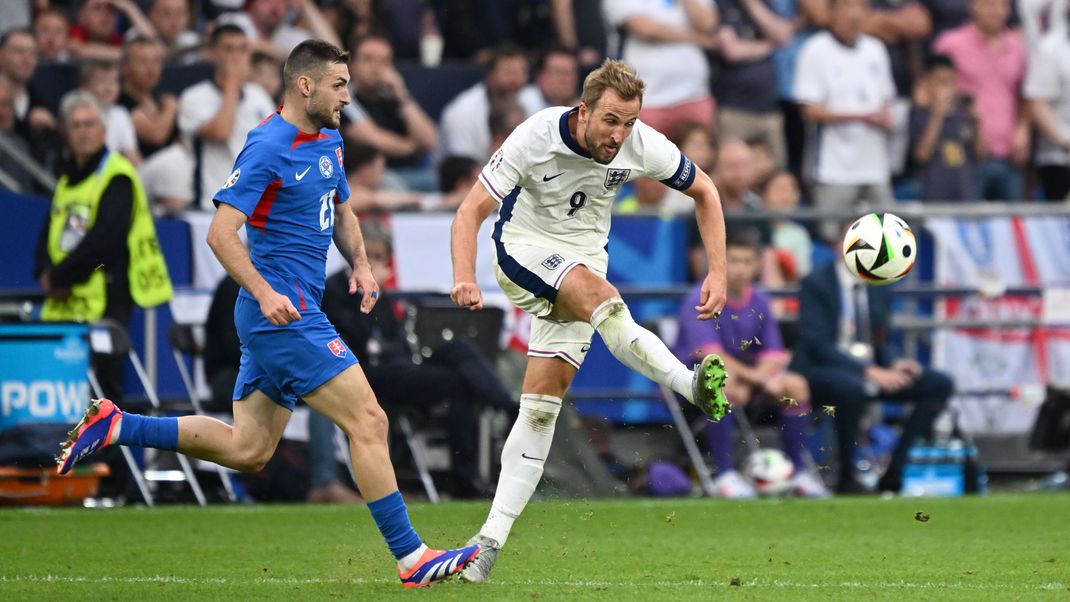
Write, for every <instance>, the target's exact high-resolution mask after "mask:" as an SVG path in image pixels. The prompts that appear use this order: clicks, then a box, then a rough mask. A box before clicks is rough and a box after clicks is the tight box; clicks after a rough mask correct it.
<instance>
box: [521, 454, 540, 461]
mask: <svg viewBox="0 0 1070 602" xmlns="http://www.w3.org/2000/svg"><path fill="white" fill-rule="evenodd" d="M520 457H521V458H527V459H528V460H535V461H536V462H545V461H546V458H532V457H531V456H529V455H527V454H525V453H521V454H520Z"/></svg>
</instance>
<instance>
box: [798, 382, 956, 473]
mask: <svg viewBox="0 0 1070 602" xmlns="http://www.w3.org/2000/svg"><path fill="white" fill-rule="evenodd" d="M805 376H806V379H807V381H808V382H809V383H810V393H811V396H812V398H813V400H814V407H817V406H818V405H831V406H834V407H835V408H836V431H837V438H838V447H839V456H840V477H841V478H844V477H848V476H851V458H852V457H853V456H854V451H855V447H857V445H858V429H859V422H860V421H861V419H862V414H863V413H864V412H865V409H866V404H868V403H869V402H871V401H875V400H877V399H881V400H887V401H895V402H913V403H914V410H913V411H912V412H911V413H910V416H909V417H908V418H907V421H906V424H904V425H903V434H902V436H901V437H900V438H899V444H898V445H897V446H896V448H895V451H894V452H893V453H892V461H891V464H889V466H888V473H899V472H901V471H902V470H903V464H904V463H905V462H906V458H907V451H908V450H909V449H910V446H911V445H913V444H914V440H915V439H917V438H918V437H929V436H930V435H931V434H932V425H933V421H934V420H935V419H936V416H937V415H938V414H939V413H940V412H941V410H943V409H944V406H945V405H946V404H947V400H948V398H949V397H951V392H952V389H953V388H954V387H953V384H952V382H951V379H950V378H949V377H948V376H947V375H946V374H943V373H942V372H935V371H932V370H925V371H924V372H922V375H921V378H919V379H918V380H917V381H916V382H915V383H914V384H913V385H911V386H910V387H907V388H906V389H904V390H902V391H898V392H896V393H887V394H886V393H881V394H879V395H878V397H870V396H869V395H868V394H867V393H866V386H865V380H864V379H863V378H862V375H861V374H859V373H856V372H852V371H847V370H841V369H839V368H815V369H812V370H809V371H807V373H806V374H805Z"/></svg>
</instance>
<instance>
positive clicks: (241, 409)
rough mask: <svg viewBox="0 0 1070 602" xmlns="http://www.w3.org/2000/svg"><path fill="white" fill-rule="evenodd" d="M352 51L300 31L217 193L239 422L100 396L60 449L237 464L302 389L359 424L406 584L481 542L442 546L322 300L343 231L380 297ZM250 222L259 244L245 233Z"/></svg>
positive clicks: (363, 467)
mask: <svg viewBox="0 0 1070 602" xmlns="http://www.w3.org/2000/svg"><path fill="white" fill-rule="evenodd" d="M348 58H349V53H348V52H344V51H342V50H341V49H339V48H337V47H335V46H333V45H331V44H329V43H326V42H323V41H319V40H309V41H305V42H302V43H301V44H299V45H298V46H297V47H296V48H295V49H294V50H293V52H291V53H290V56H289V58H287V60H286V65H285V66H284V68H283V85H284V87H285V97H284V100H283V106H282V107H281V108H280V110H279V111H278V112H277V113H273V114H272V115H270V116H269V117H268V118H267V119H265V120H264V121H263V123H261V124H260V125H259V126H258V127H257V128H255V129H254V130H252V131H250V132H249V136H248V138H247V139H246V141H245V147H244V148H243V149H242V151H241V153H240V154H239V155H238V159H237V161H236V162H235V164H234V171H233V173H231V175H230V177H229V178H227V181H226V182H225V183H224V184H223V187H222V189H221V190H220V191H219V192H218V193H217V194H216V196H215V202H216V205H217V206H218V210H217V211H216V214H215V217H214V218H213V220H212V225H211V227H210V228H209V232H208V244H209V246H210V247H211V248H212V250H213V251H214V252H215V254H216V257H218V258H219V261H220V263H222V264H223V266H224V267H225V268H226V269H227V272H229V273H230V275H231V276H233V277H234V279H235V280H236V281H237V282H238V284H240V285H241V287H242V290H241V293H240V295H239V297H238V301H237V303H236V305H235V307H234V321H235V324H236V326H237V328H238V334H239V336H240V337H241V341H242V358H241V368H240V370H239V373H238V380H237V383H236V384H235V386H234V424H233V426H228V425H227V424H225V423H223V422H221V421H219V420H216V419H214V418H209V417H206V416H184V417H181V418H171V417H165V418H155V417H147V416H140V415H137V414H131V413H128V412H122V411H120V410H119V409H118V408H117V407H115V404H113V403H112V402H111V401H109V400H106V399H103V400H94V401H93V402H92V403H91V404H90V407H89V408H88V409H87V410H86V415H85V417H83V419H82V421H81V422H80V423H79V424H78V425H77V426H76V427H75V429H74V430H73V431H71V437H70V439H68V441H66V442H65V443H64V444H63V447H62V452H61V455H60V457H59V458H58V462H59V464H60V466H59V472H60V473H61V474H63V473H66V472H67V471H69V470H70V469H71V468H72V467H73V466H74V464H75V463H77V462H78V461H80V460H82V459H83V458H85V457H86V456H88V455H89V454H91V453H92V452H93V451H95V450H97V449H101V448H103V447H106V446H108V445H115V444H118V445H130V446H140V447H154V448H158V449H168V450H177V451H178V452H180V453H183V454H186V455H190V456H194V457H197V458H202V459H205V460H209V461H212V462H216V463H218V464H221V465H223V466H228V467H231V468H234V469H236V470H242V471H257V470H260V469H261V468H262V467H263V466H264V464H266V463H267V461H268V460H269V459H270V458H271V456H272V454H274V452H275V447H276V446H277V445H278V442H279V439H280V438H281V437H282V432H283V429H284V428H285V426H286V423H287V422H288V421H289V419H290V414H291V412H292V411H293V408H294V405H295V404H296V402H297V399H298V398H301V399H303V400H304V401H305V402H306V403H307V404H308V405H309V406H311V407H312V408H313V409H314V410H316V411H317V412H320V413H321V414H323V415H325V416H327V417H328V418H330V419H331V420H332V421H334V422H335V423H336V424H337V425H338V426H339V427H341V428H342V430H343V431H344V432H345V433H346V435H348V436H349V445H350V451H351V452H352V458H353V471H354V474H355V475H356V478H357V482H358V484H359V487H360V491H361V494H362V495H363V496H364V498H365V499H368V500H372V501H371V502H369V503H368V508H369V509H370V510H371V514H372V517H373V518H374V519H375V522H376V524H377V525H378V526H379V530H380V532H381V533H382V535H383V538H384V539H385V540H386V543H387V545H388V547H389V548H390V551H391V553H393V554H394V557H395V558H397V561H398V576H399V577H400V578H401V581H402V584H404V585H405V586H407V587H417V586H423V585H430V584H432V583H435V582H438V581H441V580H443V579H445V578H447V577H449V576H450V575H453V574H455V573H457V572H459V571H460V570H461V569H463V568H464V567H465V566H466V565H467V564H468V563H469V562H470V561H471V560H472V559H473V558H475V557H476V556H477V555H478V554H479V551H480V549H479V546H477V545H469V546H467V547H464V548H459V549H454V550H444V551H442V550H432V549H430V548H428V547H427V546H426V545H424V543H423V542H422V541H421V539H420V537H419V536H418V535H417V534H416V531H415V530H414V529H413V528H412V525H411V524H410V522H409V516H408V511H407V510H406V507H405V502H404V501H403V500H402V498H401V493H400V492H399V491H398V486H397V480H396V478H395V476H394V468H393V465H392V464H391V462H390V454H389V450H388V449H387V418H386V414H385V413H384V412H383V410H382V408H381V407H380V406H379V404H378V402H377V401H376V399H375V394H374V393H373V392H372V390H371V388H370V387H369V385H368V381H367V379H365V377H364V372H363V371H362V370H361V368H360V366H359V365H357V360H356V358H355V357H354V355H353V353H352V351H350V350H349V349H348V348H347V347H346V345H345V343H343V342H342V340H341V339H340V338H339V336H338V333H337V332H336V331H335V329H334V326H332V325H331V323H330V322H328V321H327V318H326V317H325V316H324V314H323V312H322V311H320V308H319V302H320V299H321V297H322V295H323V287H324V279H325V263H326V258H327V249H328V248H329V247H330V244H331V240H332V236H333V239H334V241H335V243H336V244H337V246H338V248H339V250H340V251H341V252H342V254H343V255H344V256H345V257H346V259H347V260H348V261H349V263H350V264H351V265H352V266H353V272H352V275H351V276H350V279H349V291H350V293H351V294H356V293H357V291H358V290H361V291H362V292H363V296H362V299H361V304H360V310H361V312H363V313H365V314H366V313H368V312H370V311H371V309H372V306H373V305H374V304H375V302H376V299H377V297H378V286H377V285H376V282H375V279H374V278H373V277H372V274H371V270H370V268H369V265H368V258H367V256H366V255H365V252H364V241H363V239H362V237H361V235H360V229H359V226H358V223H357V218H356V216H355V215H354V214H353V212H352V210H351V208H350V206H349V204H348V203H347V200H348V198H349V186H348V184H347V183H346V175H345V171H344V170H343V169H342V140H341V137H340V136H339V134H338V131H337V128H338V126H339V119H340V116H341V110H342V108H343V107H344V106H345V105H346V104H348V103H349V70H348V67H347V61H348ZM243 224H244V225H245V226H246V232H247V234H248V238H249V250H248V251H246V248H245V245H243V244H242V242H241V240H240V239H239V237H238V229H239V228H241V226H242V225H243Z"/></svg>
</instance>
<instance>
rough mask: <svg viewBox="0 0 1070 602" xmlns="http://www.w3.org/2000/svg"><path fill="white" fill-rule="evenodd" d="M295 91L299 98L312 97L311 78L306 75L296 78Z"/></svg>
mask: <svg viewBox="0 0 1070 602" xmlns="http://www.w3.org/2000/svg"><path fill="white" fill-rule="evenodd" d="M297 90H298V91H299V92H301V96H312V78H311V77H309V76H307V75H299V76H297Z"/></svg>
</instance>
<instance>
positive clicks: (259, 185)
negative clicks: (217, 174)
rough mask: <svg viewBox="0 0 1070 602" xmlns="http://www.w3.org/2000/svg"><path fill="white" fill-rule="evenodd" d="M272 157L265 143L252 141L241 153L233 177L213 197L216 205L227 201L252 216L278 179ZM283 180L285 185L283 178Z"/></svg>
mask: <svg viewBox="0 0 1070 602" xmlns="http://www.w3.org/2000/svg"><path fill="white" fill-rule="evenodd" d="M270 160H271V157H270V153H269V152H268V149H267V148H266V144H265V143H264V142H262V141H259V140H257V141H248V142H247V143H246V145H245V148H243V149H242V151H241V153H239V154H238V159H237V160H236V161H235V162H234V170H233V171H231V173H230V177H228V178H227V181H226V182H224V183H223V187H222V188H220V189H219V192H216V193H215V196H214V197H213V200H214V202H215V204H216V206H218V205H219V203H226V204H228V205H230V206H232V207H234V208H235V209H237V210H238V211H241V212H242V213H244V214H245V215H249V216H251V215H252V214H253V211H255V210H256V205H257V203H259V202H260V199H261V197H263V196H264V193H265V192H267V190H268V188H269V187H271V185H272V183H273V182H275V181H276V180H278V176H277V175H276V170H275V169H273V168H272V167H271V164H270ZM279 183H280V184H281V181H280V182H279Z"/></svg>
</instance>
